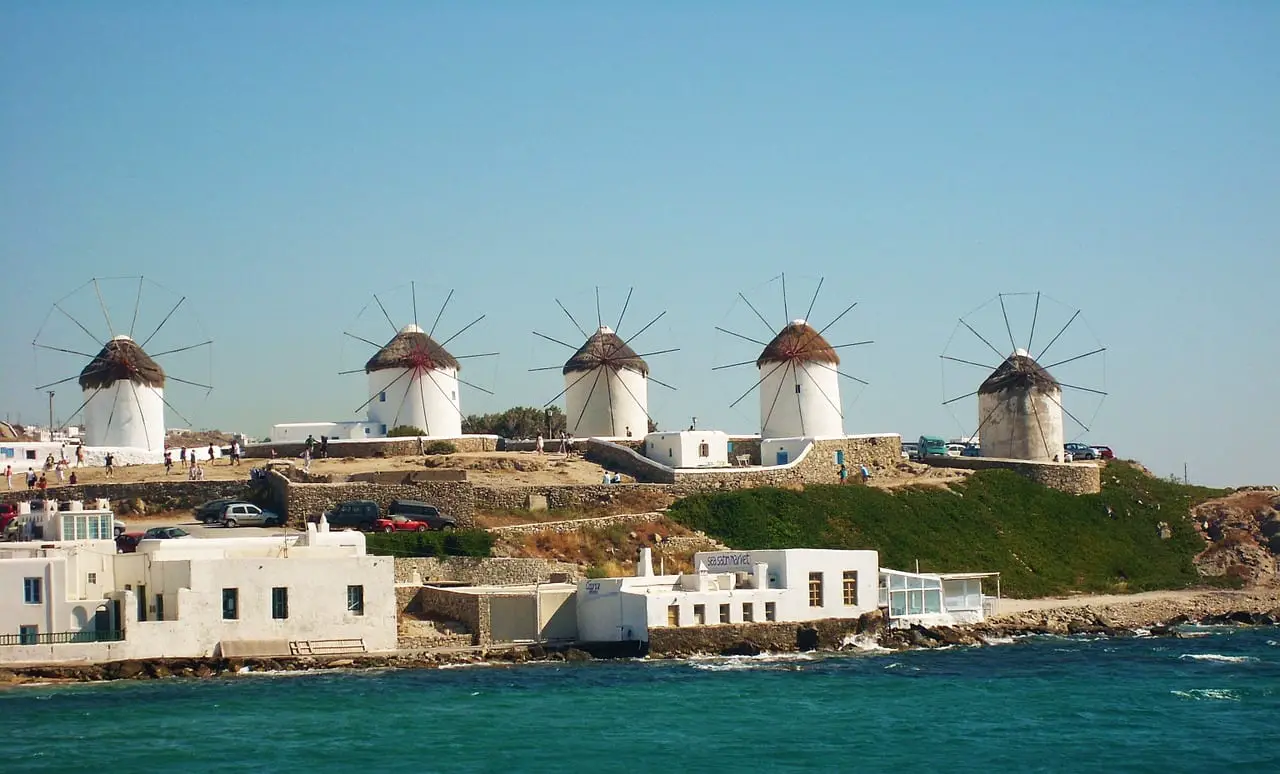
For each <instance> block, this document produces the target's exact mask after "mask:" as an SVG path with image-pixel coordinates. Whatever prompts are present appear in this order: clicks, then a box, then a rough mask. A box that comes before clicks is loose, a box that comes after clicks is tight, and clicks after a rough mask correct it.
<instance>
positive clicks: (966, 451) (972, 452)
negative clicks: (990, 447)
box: [960, 443, 982, 457]
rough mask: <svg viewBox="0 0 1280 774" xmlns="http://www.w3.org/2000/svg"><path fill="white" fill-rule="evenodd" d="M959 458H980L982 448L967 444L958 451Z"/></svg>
mask: <svg viewBox="0 0 1280 774" xmlns="http://www.w3.org/2000/svg"><path fill="white" fill-rule="evenodd" d="M960 456H961V457H981V456H982V447H981V446H975V445H973V444H971V443H967V444H965V445H964V448H963V449H961V450H960Z"/></svg>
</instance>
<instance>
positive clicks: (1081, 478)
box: [925, 457, 1102, 494]
mask: <svg viewBox="0 0 1280 774" xmlns="http://www.w3.org/2000/svg"><path fill="white" fill-rule="evenodd" d="M925 462H926V463H927V464H929V465H933V466H934V467H939V468H960V469H963V470H995V469H1004V470H1012V471H1013V472H1014V473H1017V474H1018V475H1020V476H1024V477H1026V478H1029V479H1031V480H1032V481H1035V482H1036V483H1037V484H1042V485H1044V486H1047V487H1049V488H1051V489H1057V490H1059V491H1062V492H1066V493H1067V494H1097V493H1098V492H1101V491H1102V466H1101V465H1098V464H1097V463H1093V462H1071V463H1063V462H1031V461H1029V460H1000V459H993V458H991V457H929V458H928V459H927V460H925Z"/></svg>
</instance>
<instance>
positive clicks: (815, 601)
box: [809, 572, 822, 607]
mask: <svg viewBox="0 0 1280 774" xmlns="http://www.w3.org/2000/svg"><path fill="white" fill-rule="evenodd" d="M809 607H822V573H820V572H811V573H809Z"/></svg>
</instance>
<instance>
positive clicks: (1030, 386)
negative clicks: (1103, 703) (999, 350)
mask: <svg viewBox="0 0 1280 774" xmlns="http://www.w3.org/2000/svg"><path fill="white" fill-rule="evenodd" d="M1061 389H1062V385H1060V384H1058V380H1057V379H1054V378H1053V375H1052V374H1050V373H1049V372H1048V371H1046V370H1044V368H1042V367H1041V366H1040V364H1039V363H1037V362H1036V361H1035V358H1033V357H1031V356H1030V355H1029V354H1027V352H1026V350H1022V349H1020V350H1018V351H1017V352H1015V353H1013V354H1012V355H1010V356H1009V357H1007V358H1005V361H1004V362H1003V363H1001V364H1000V365H999V366H997V367H996V370H994V371H992V372H991V375H990V376H988V377H987V378H986V380H985V381H983V382H982V386H980V387H978V393H979V394H980V395H990V394H992V393H997V392H1004V391H1006V390H1026V391H1031V390H1041V391H1049V390H1061Z"/></svg>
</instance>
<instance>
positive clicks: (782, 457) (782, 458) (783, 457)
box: [778, 449, 787, 465]
mask: <svg viewBox="0 0 1280 774" xmlns="http://www.w3.org/2000/svg"><path fill="white" fill-rule="evenodd" d="M778 464H779V465H786V464H787V452H786V450H785V449H784V450H782V451H780V452H778Z"/></svg>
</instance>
